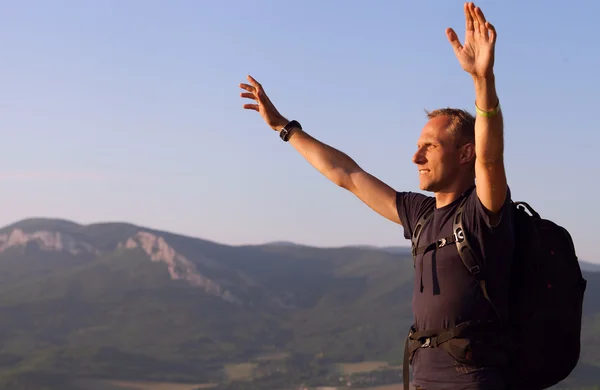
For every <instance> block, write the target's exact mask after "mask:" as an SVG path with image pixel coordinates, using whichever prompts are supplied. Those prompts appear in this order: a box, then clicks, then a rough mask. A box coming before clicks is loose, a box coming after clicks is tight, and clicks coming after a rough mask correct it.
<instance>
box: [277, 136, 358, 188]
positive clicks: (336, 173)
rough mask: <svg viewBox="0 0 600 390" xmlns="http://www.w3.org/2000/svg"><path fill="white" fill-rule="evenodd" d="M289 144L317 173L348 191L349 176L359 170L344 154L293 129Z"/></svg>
mask: <svg viewBox="0 0 600 390" xmlns="http://www.w3.org/2000/svg"><path fill="white" fill-rule="evenodd" d="M289 142H290V144H292V146H293V147H294V148H295V149H296V150H297V151H298V152H299V153H300V154H301V155H302V156H303V157H304V158H305V159H306V160H307V161H308V162H309V163H310V164H311V165H312V166H313V167H315V168H316V169H317V170H318V171H319V172H321V173H322V174H323V175H324V176H325V177H327V178H328V179H329V180H331V181H332V182H334V183H335V184H337V185H339V186H341V187H344V188H346V189H349V186H350V184H351V183H350V175H351V174H352V173H353V172H357V171H358V170H360V168H359V166H358V164H357V163H356V162H355V161H354V160H353V159H352V158H350V157H349V156H348V155H346V154H345V153H343V152H341V151H339V150H337V149H335V148H333V147H331V146H329V145H327V144H325V143H323V142H321V141H319V140H317V139H316V138H314V137H312V136H311V135H310V134H308V133H306V132H304V131H302V130H300V129H294V130H293V131H292V134H291V136H290V139H289Z"/></svg>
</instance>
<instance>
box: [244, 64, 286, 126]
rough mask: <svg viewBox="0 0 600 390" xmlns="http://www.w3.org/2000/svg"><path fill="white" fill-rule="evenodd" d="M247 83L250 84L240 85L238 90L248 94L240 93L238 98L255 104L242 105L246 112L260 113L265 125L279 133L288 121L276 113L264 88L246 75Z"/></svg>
mask: <svg viewBox="0 0 600 390" xmlns="http://www.w3.org/2000/svg"><path fill="white" fill-rule="evenodd" d="M248 81H249V82H250V84H251V85H250V84H244V83H242V84H240V88H242V89H245V90H246V91H248V92H241V93H240V96H241V97H243V98H247V99H252V100H254V101H256V103H257V104H244V106H243V107H244V108H245V109H246V110H255V111H258V112H259V113H260V115H261V116H262V118H263V119H264V120H265V122H267V125H269V127H271V128H272V129H273V130H275V131H280V130H281V129H282V128H283V127H284V126H285V125H287V124H288V122H289V121H288V120H287V119H286V118H284V117H283V115H281V114H280V113H279V111H277V109H276V108H275V106H274V105H273V103H272V102H271V100H270V99H269V97H268V96H267V94H266V93H265V90H264V88H263V87H262V85H260V83H259V82H258V81H256V80H255V79H254V78H253V77H252V76H250V75H248Z"/></svg>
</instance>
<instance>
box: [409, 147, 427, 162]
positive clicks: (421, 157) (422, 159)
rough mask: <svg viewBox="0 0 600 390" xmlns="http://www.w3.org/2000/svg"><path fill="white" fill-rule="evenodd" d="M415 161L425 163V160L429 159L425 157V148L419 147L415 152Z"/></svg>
mask: <svg viewBox="0 0 600 390" xmlns="http://www.w3.org/2000/svg"><path fill="white" fill-rule="evenodd" d="M412 160H413V163H415V164H423V163H424V162H426V161H427V160H426V159H425V155H424V154H423V150H422V149H419V150H417V151H416V152H415V154H414V155H413V159H412Z"/></svg>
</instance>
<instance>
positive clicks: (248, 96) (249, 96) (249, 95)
mask: <svg viewBox="0 0 600 390" xmlns="http://www.w3.org/2000/svg"><path fill="white" fill-rule="evenodd" d="M240 96H241V97H243V98H248V99H252V100H256V96H255V95H254V94H253V93H250V92H242V93H240Z"/></svg>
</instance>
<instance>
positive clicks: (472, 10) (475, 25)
mask: <svg viewBox="0 0 600 390" xmlns="http://www.w3.org/2000/svg"><path fill="white" fill-rule="evenodd" d="M469 15H470V16H471V20H472V21H473V28H472V30H473V31H474V32H475V33H478V32H480V30H479V29H480V26H479V19H478V18H477V15H476V14H475V5H474V4H473V3H469Z"/></svg>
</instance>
